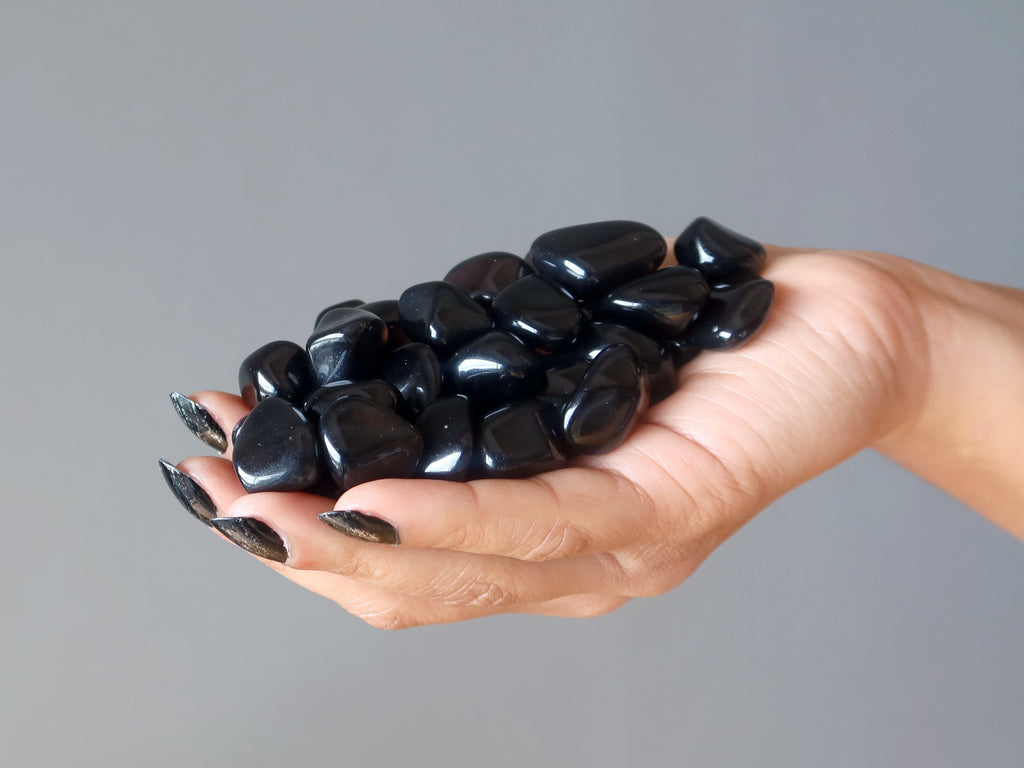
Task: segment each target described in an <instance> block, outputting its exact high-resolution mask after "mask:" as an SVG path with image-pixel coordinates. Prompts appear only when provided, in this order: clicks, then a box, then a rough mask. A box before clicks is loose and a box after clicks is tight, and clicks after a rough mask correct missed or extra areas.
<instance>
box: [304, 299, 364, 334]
mask: <svg viewBox="0 0 1024 768" xmlns="http://www.w3.org/2000/svg"><path fill="white" fill-rule="evenodd" d="M365 303H366V302H364V301H363V300H362V299H347V300H345V301H339V302H338V303H337V304H331V306H329V307H324V308H323V309H321V310H320V313H319V314H318V315H317V316H316V322H315V323H313V330H316V327H317V326H318V325H320V321H321V320H323V319H324V315H326V314H327V313H328V312H330V311H332V310H335V309H353V308H355V307H361V306H362V305H363V304H365Z"/></svg>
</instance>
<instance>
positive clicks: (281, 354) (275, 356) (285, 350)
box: [238, 341, 317, 407]
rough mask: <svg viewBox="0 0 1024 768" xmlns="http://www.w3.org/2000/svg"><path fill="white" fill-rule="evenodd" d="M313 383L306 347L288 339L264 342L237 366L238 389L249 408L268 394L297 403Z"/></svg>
mask: <svg viewBox="0 0 1024 768" xmlns="http://www.w3.org/2000/svg"><path fill="white" fill-rule="evenodd" d="M316 383H317V382H316V377H315V376H314V373H313V369H312V367H311V366H310V363H309V357H308V356H307V355H306V350H304V349H303V348H302V347H300V346H299V345H298V344H296V343H295V342H292V341H272V342H270V343H269V344H264V345H263V346H262V347H260V348H259V349H257V350H256V351H255V352H253V353H252V354H251V355H249V356H248V357H247V358H245V360H243V361H242V364H241V366H240V367H239V369H238V389H239V391H240V392H241V395H242V399H243V400H244V401H245V402H246V404H247V405H248V406H250V407H253V406H255V405H256V403H258V402H260V401H261V400H265V399H267V398H269V397H280V398H282V399H283V400H287V401H288V402H290V403H296V404H298V403H301V402H302V399H303V398H304V397H305V396H306V395H307V394H308V393H309V392H310V391H312V389H313V388H314V387H316Z"/></svg>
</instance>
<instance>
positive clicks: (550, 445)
mask: <svg viewBox="0 0 1024 768" xmlns="http://www.w3.org/2000/svg"><path fill="white" fill-rule="evenodd" d="M551 419H552V415H551V413H550V409H549V407H548V406H546V405H544V404H543V403H540V402H538V401H536V400H526V401H521V402H518V403H513V404H511V405H506V406H504V407H502V408H499V409H497V410H495V411H492V412H491V413H488V414H487V415H486V416H484V418H483V420H482V421H481V423H480V429H479V433H478V435H479V436H478V439H477V449H476V452H475V454H474V456H473V474H474V475H476V476H482V477H510V478H512V477H529V476H530V475H536V474H538V473H540V472H549V471H551V470H553V469H558V468H559V467H562V466H564V465H565V463H566V457H565V454H564V453H563V451H562V449H561V448H560V447H559V445H558V437H557V436H556V434H555V431H554V429H553V428H552V426H551Z"/></svg>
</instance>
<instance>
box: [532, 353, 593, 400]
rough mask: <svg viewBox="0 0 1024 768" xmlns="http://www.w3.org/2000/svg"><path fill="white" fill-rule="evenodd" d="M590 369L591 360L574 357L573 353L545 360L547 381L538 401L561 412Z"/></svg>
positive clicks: (557, 355) (556, 355)
mask: <svg viewBox="0 0 1024 768" xmlns="http://www.w3.org/2000/svg"><path fill="white" fill-rule="evenodd" d="M588 368H590V359H589V358H587V357H581V356H578V355H574V354H572V353H571V351H570V352H569V353H564V354H555V355H551V356H550V357H547V358H544V374H545V377H546V379H547V381H546V383H545V386H544V391H543V392H541V393H540V394H539V395H537V399H538V400H540V401H541V402H543V403H547V404H548V405H553V406H555V407H556V408H558V409H559V410H560V409H561V408H562V406H563V405H565V401H566V400H568V399H569V398H570V397H572V394H573V392H575V391H576V389H577V387H579V385H580V382H581V381H583V376H584V374H586V372H587V369H588Z"/></svg>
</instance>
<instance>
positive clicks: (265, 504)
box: [179, 247, 930, 628]
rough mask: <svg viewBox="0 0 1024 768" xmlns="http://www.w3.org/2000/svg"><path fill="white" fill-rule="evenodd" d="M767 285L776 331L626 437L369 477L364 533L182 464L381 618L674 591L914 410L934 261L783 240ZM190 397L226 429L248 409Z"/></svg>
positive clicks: (282, 568) (332, 586)
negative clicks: (489, 462)
mask: <svg viewBox="0 0 1024 768" xmlns="http://www.w3.org/2000/svg"><path fill="white" fill-rule="evenodd" d="M669 253H670V254H671V247H670V248H669ZM670 260H671V258H670ZM764 277H766V278H768V279H769V280H772V281H773V282H775V284H776V286H777V298H776V303H775V306H774V308H773V310H772V312H771V313H770V314H769V318H768V320H767V322H766V324H765V326H764V327H763V329H762V330H761V332H760V333H759V335H758V336H756V337H755V338H754V339H753V340H752V341H750V342H749V343H748V344H746V345H745V346H743V347H741V348H740V349H738V350H734V351H730V352H729V353H725V354H723V353H715V352H706V353H704V354H702V355H701V356H699V357H698V358H697V359H696V360H694V361H693V362H691V363H689V364H688V365H687V366H686V367H684V369H683V370H682V371H681V372H680V383H679V387H678V389H677V390H676V392H675V393H674V394H672V395H671V396H670V397H669V398H667V399H666V400H664V401H662V402H661V403H659V404H657V405H655V406H654V407H652V408H650V409H649V410H648V411H647V412H646V414H645V415H644V416H643V417H642V419H641V421H640V423H638V425H637V426H636V428H635V430H634V431H633V432H632V433H631V435H630V436H629V437H628V439H627V440H626V441H625V442H624V443H622V445H620V446H619V447H618V448H616V449H615V450H614V451H611V452H609V453H607V454H603V455H598V456H590V457H585V458H580V459H578V460H576V461H574V463H573V465H572V466H570V467H568V468H565V469H559V470H556V471H553V472H549V473H545V474H541V475H537V476H535V477H531V478H528V479H523V480H503V479H487V480H476V481H471V482H468V483H452V482H446V481H439V480H421V479H409V480H399V479H389V480H378V481H374V482H370V483H366V484H363V485H360V486H357V487H355V488H353V489H351V490H349V491H348V492H346V493H345V494H344V495H342V496H341V498H340V499H338V501H337V503H336V504H334V510H338V511H346V512H348V513H350V514H344V515H339V516H335V519H334V522H335V524H336V525H339V526H340V527H341V528H347V530H348V532H349V535H345V533H343V532H339V530H335V529H333V528H331V527H328V526H327V525H325V524H324V523H323V522H322V521H321V520H319V519H318V517H317V516H318V515H319V514H320V513H323V512H326V511H328V507H329V505H330V502H329V501H327V500H325V499H323V498H321V497H318V496H313V495H309V494H304V493H258V494H246V493H245V492H244V491H243V489H242V487H241V485H240V484H239V482H238V479H237V478H236V476H235V473H234V471H233V469H232V466H231V463H230V461H229V460H228V459H226V458H212V457H197V458H191V459H187V460H185V461H184V462H182V463H181V465H180V469H181V470H182V471H183V472H184V473H185V474H186V475H187V476H188V477H191V478H192V479H193V480H194V481H195V482H197V483H198V484H199V486H201V487H202V488H203V489H205V492H206V493H207V494H208V497H209V502H210V503H211V504H212V505H214V506H215V508H216V513H215V514H216V515H217V516H218V517H219V518H221V519H223V518H240V519H241V520H231V521H226V522H224V523H222V524H221V526H222V530H224V531H225V532H226V533H228V534H230V535H231V536H232V538H233V539H234V540H236V543H239V542H241V543H242V544H243V546H246V548H247V549H250V551H252V550H255V551H257V552H262V553H263V554H264V555H266V556H267V557H265V558H264V560H265V562H266V563H267V564H268V565H269V566H270V567H272V568H274V569H275V570H277V571H278V572H279V573H281V574H282V575H284V576H285V577H286V578H289V579H291V580H292V581H294V582H296V583H297V584H299V585H301V586H303V587H306V588H307V589H310V590H312V591H314V592H317V593H318V594H321V595H323V596H324V597H327V598H328V599H331V600H333V601H335V602H336V603H338V604H339V605H340V606H342V607H343V608H345V609H346V610H348V611H349V612H351V613H353V614H355V615H356V616H359V617H360V618H363V619H364V620H366V621H368V622H369V623H370V624H372V625H374V626H378V627H385V628H399V627H409V626H415V625H421V624H433V623H440V622H449V621H458V620H463V619H469V618H475V617H478V616H485V615H490V614H495V613H502V612H529V613H539V614H548V615H560V616H593V615H598V614H601V613H605V612H607V611H610V610H613V609H615V608H617V607H619V606H620V605H622V604H623V603H624V602H625V601H626V600H628V599H629V598H631V597H640V596H651V595H657V594H661V593H663V592H666V591H668V590H670V589H672V588H673V587H675V586H676V585H678V584H679V583H680V582H682V581H683V580H684V579H685V578H687V577H688V576H689V575H690V574H691V573H693V572H694V570H696V568H697V567H698V566H699V565H700V564H701V562H703V560H704V559H705V558H706V557H707V556H708V555H709V554H710V553H711V552H712V551H714V550H715V549H716V548H717V547H718V546H719V545H720V544H721V543H722V542H724V541H725V540H726V539H727V538H728V537H729V536H730V535H731V534H732V533H734V532H735V531H736V530H737V529H739V528H740V527H741V526H742V525H743V524H744V523H745V522H746V521H747V520H749V519H750V518H751V517H752V516H753V515H755V514H756V513H757V512H758V511H760V510H761V509H763V508H764V507H765V506H766V505H768V504H769V503H770V502H772V501H773V500H774V499H776V498H778V497H779V496H781V495H782V494H784V493H785V492H787V491H788V490H790V489H791V488H793V487H795V486H797V485H799V484H800V483H802V482H804V481H806V480H808V479H810V478H811V477H814V476H815V475H817V474H819V473H821V472H823V471H824V470H826V469H828V468H829V467H831V466H833V465H835V464H837V463H839V462H841V461H842V460H844V459H845V458H847V457H849V456H851V455H853V454H854V453H857V452H858V451H860V450H861V449H863V448H865V447H867V446H870V445H873V444H877V443H880V442H884V441H887V440H891V439H893V437H894V436H896V435H899V434H900V432H901V431H903V430H906V429H908V428H909V425H911V424H913V423H914V421H915V418H916V415H917V413H918V411H919V409H920V402H921V398H920V395H921V393H922V392H923V391H924V389H925V387H926V382H927V378H928V373H929V371H928V361H929V343H930V342H929V337H928V334H927V333H926V330H925V328H924V324H923V322H922V319H921V315H920V313H919V308H918V302H917V297H916V293H915V292H916V286H917V285H918V284H919V282H920V277H919V274H918V272H917V269H916V265H914V264H912V263H911V262H906V261H904V260H902V259H898V258H896V257H892V256H887V255H883V254H870V253H861V252H822V251H804V250H799V249H785V248H778V247H769V248H768V260H767V266H766V269H765V272H764ZM192 399H193V400H194V401H195V402H197V403H199V404H200V405H201V406H202V407H203V408H205V409H206V411H207V412H208V413H209V414H210V415H211V416H212V418H213V419H214V420H215V421H216V422H217V424H219V425H220V426H221V428H222V429H223V431H224V432H225V433H229V432H230V427H231V426H232V425H233V424H235V423H236V422H237V421H238V419H240V418H241V417H242V416H244V415H245V414H246V413H247V412H248V410H249V409H248V407H247V406H246V405H245V404H244V403H243V402H242V401H241V399H240V398H238V397H235V396H233V395H229V394H226V393H218V392H199V393H197V394H195V395H193V396H192ZM227 456H228V458H229V457H230V447H229V448H228V452H227ZM179 481H180V482H182V483H184V484H185V485H184V486H183V487H187V479H186V480H181V479H180V478H179ZM254 520H255V521H259V522H256V523H255V525H254V524H253V521H254ZM394 532H397V539H398V541H399V542H400V543H398V544H396V545H389V544H387V543H379V542H374V541H367V540H364V539H365V538H367V537H368V538H374V537H375V536H376V538H384V539H385V540H387V539H388V538H389V537H393V534H394ZM360 535H362V536H363V537H364V538H360V537H359V536H360ZM276 560H283V563H280V562H275V561H276Z"/></svg>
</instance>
